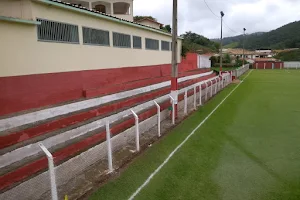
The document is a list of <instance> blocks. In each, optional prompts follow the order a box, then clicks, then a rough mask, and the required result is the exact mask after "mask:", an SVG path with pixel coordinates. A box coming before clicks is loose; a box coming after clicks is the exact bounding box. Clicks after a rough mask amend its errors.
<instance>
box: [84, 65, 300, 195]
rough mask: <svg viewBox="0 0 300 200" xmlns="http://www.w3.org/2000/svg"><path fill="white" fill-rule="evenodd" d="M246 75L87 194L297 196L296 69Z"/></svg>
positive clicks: (299, 117)
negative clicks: (95, 189)
mask: <svg viewBox="0 0 300 200" xmlns="http://www.w3.org/2000/svg"><path fill="white" fill-rule="evenodd" d="M247 75H249V76H247ZM247 75H246V76H244V77H242V79H243V78H245V77H246V79H244V81H242V82H241V83H240V84H239V85H238V84H231V85H230V86H229V87H227V88H226V89H224V90H223V91H222V92H221V93H219V94H218V95H217V96H215V97H214V98H213V99H212V100H211V101H209V102H208V103H207V104H206V105H204V106H202V107H200V108H199V109H198V110H197V111H196V112H195V113H193V114H192V115H191V116H190V117H189V118H188V119H186V120H185V121H183V122H182V123H181V124H180V125H178V126H177V127H176V128H174V129H173V130H172V131H171V132H170V133H169V134H168V135H167V136H166V137H164V138H162V139H161V141H159V142H158V143H156V144H154V145H152V147H150V148H149V149H147V150H146V151H145V152H144V153H143V154H142V155H141V156H139V157H138V158H137V159H135V160H134V161H133V163H131V164H130V165H129V167H128V168H127V169H125V170H124V171H123V172H122V173H121V174H120V176H119V177H117V178H116V179H114V180H112V181H110V182H109V183H107V184H105V185H104V186H102V187H101V188H99V190H98V191H96V192H95V193H94V194H93V195H92V196H90V198H89V199H91V200H96V199H97V200H98V199H99V200H101V199H105V200H109V199H112V200H117V199H129V198H130V197H134V199H205V200H207V199H208V200H210V199H211V200H217V199H222V200H235V199H236V200H248V199H255V200H256V199H267V200H269V199H280V200H281V199H288V200H292V199H295V200H296V199H297V200H299V199H300V71H296V70H253V71H251V72H248V74H247ZM225 97H228V98H226V99H225ZM224 99H225V100H224ZM223 100H224V101H223ZM218 105H219V107H217V106H218ZM216 107H217V108H216ZM210 114H211V115H210ZM207 116H209V118H207ZM203 120H204V123H203V124H202V125H201V126H200V127H199V128H198V129H196V131H195V132H194V134H192V135H190V134H191V132H192V131H193V130H195V128H197V126H199V124H200V123H201V122H203ZM189 135H190V137H189V138H188V139H187V140H186V142H185V143H182V142H183V141H184V140H185V139H186V138H187V137H188V136H189ZM180 144H182V145H181V146H179V147H180V148H178V150H177V151H176V152H175V153H174V154H172V157H170V159H168V160H166V159H167V158H168V156H169V155H170V153H171V152H172V151H173V150H174V149H176V148H177V147H178V145H180ZM164 161H165V162H164ZM151 174H152V175H153V176H152V178H151V179H149V176H150V175H151ZM146 180H147V182H145V181H146ZM138 189H140V190H138ZM133 194H134V195H133Z"/></svg>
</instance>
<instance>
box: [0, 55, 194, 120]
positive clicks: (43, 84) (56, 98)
mask: <svg viewBox="0 0 300 200" xmlns="http://www.w3.org/2000/svg"><path fill="white" fill-rule="evenodd" d="M178 68H179V72H180V73H181V72H185V71H190V70H195V69H197V60H196V54H188V55H187V58H186V59H183V60H182V62H181V63H180V64H179V65H178ZM170 70H171V64H163V65H153V66H136V67H123V68H116V69H101V70H85V71H73V72H62V73H48V74H34V75H24V76H13V77H0V105H4V106H2V107H1V110H0V116H3V115H7V114H11V113H15V112H20V111H23V110H28V109H33V108H40V107H43V106H49V105H55V104H58V103H63V102H68V101H71V100H78V99H80V98H83V97H84V96H83V91H85V90H90V89H97V88H99V87H111V85H112V84H113V85H116V84H123V83H127V82H132V81H139V80H143V79H151V78H156V77H164V76H168V77H169V76H170V74H171V72H170Z"/></svg>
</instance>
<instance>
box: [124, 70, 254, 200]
mask: <svg viewBox="0 0 300 200" xmlns="http://www.w3.org/2000/svg"><path fill="white" fill-rule="evenodd" d="M251 72H252V70H251V71H250V72H249V74H247V76H246V77H245V78H244V79H243V80H245V79H246V78H247V77H248V76H249V75H250V74H251ZM241 83H242V82H240V83H239V84H238V85H237V86H236V87H235V88H234V89H233V90H232V91H231V92H230V93H229V94H228V95H227V96H226V97H225V98H224V99H223V100H222V101H221V102H220V103H219V104H218V105H217V107H216V108H215V109H213V110H212V111H211V112H210V113H209V115H208V116H207V117H206V118H205V119H204V120H203V121H202V122H201V123H200V124H199V125H198V126H197V127H196V128H195V129H194V130H193V131H192V132H191V133H190V134H189V135H188V136H187V137H186V138H185V139H184V140H183V141H182V142H181V143H180V144H179V145H178V146H177V147H176V148H175V149H174V150H173V151H172V152H171V153H170V154H169V156H168V157H167V158H166V159H165V160H164V162H163V163H162V164H161V165H160V166H159V167H158V168H157V169H156V170H155V171H154V172H153V173H152V174H151V175H150V176H149V177H148V178H147V180H146V181H145V182H144V183H143V184H142V185H141V186H140V187H139V188H138V189H137V190H136V191H135V192H134V193H133V194H132V195H131V196H130V197H129V199H128V200H133V199H134V198H135V197H136V196H137V195H138V194H139V193H140V191H141V190H142V189H143V188H144V187H145V186H146V185H147V184H148V183H149V182H150V181H151V179H152V178H153V177H154V176H155V175H156V174H157V173H158V172H159V171H160V170H161V168H162V167H163V166H164V165H165V164H167V162H168V161H169V160H170V159H171V158H172V157H173V155H174V154H175V153H176V152H177V151H178V150H179V149H180V148H181V147H182V145H184V143H185V142H186V141H187V140H188V139H189V138H190V137H191V136H192V135H194V133H195V132H196V131H197V130H198V129H199V128H200V127H201V126H202V125H203V124H204V123H205V122H206V120H208V119H209V118H210V116H211V115H212V114H214V112H215V111H216V110H217V109H218V108H219V107H220V106H221V105H222V104H223V103H224V101H225V100H226V99H227V98H228V97H229V96H230V95H231V94H232V93H233V92H234V91H235V90H236V89H237V88H238V87H239V86H240V85H241Z"/></svg>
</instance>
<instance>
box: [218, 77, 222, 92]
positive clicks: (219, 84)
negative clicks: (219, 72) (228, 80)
mask: <svg viewBox="0 0 300 200" xmlns="http://www.w3.org/2000/svg"><path fill="white" fill-rule="evenodd" d="M218 78H219V83H218V87H219V92H220V91H221V89H222V88H221V77H220V76H219V77H218Z"/></svg>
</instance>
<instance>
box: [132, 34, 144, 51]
mask: <svg viewBox="0 0 300 200" xmlns="http://www.w3.org/2000/svg"><path fill="white" fill-rule="evenodd" d="M133 48H135V49H141V48H142V38H141V37H138V36H133Z"/></svg>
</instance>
